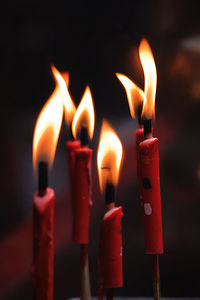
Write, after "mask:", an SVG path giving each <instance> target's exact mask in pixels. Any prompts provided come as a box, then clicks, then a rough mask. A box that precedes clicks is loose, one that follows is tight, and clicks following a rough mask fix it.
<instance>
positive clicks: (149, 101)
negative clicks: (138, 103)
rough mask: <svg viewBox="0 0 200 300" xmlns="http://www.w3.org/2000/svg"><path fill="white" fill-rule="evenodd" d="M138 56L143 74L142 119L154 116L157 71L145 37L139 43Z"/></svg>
mask: <svg viewBox="0 0 200 300" xmlns="http://www.w3.org/2000/svg"><path fill="white" fill-rule="evenodd" d="M139 56H140V61H141V64H142V67H143V71H144V76H145V83H144V104H143V110H142V117H143V118H144V119H152V118H154V117H155V109H154V107H155V97H156V84H157V71H156V65H155V61H154V57H153V53H152V51H151V48H150V46H149V44H148V42H147V41H146V40H145V39H143V40H142V41H141V43H140V46H139Z"/></svg>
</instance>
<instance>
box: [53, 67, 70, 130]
mask: <svg viewBox="0 0 200 300" xmlns="http://www.w3.org/2000/svg"><path fill="white" fill-rule="evenodd" d="M52 71H53V73H54V76H55V78H56V80H57V81H58V82H59V88H60V91H61V95H62V99H63V104H64V108H65V121H66V123H67V124H68V125H70V124H71V122H72V119H73V117H74V114H75V111H76V107H75V105H74V102H73V100H72V98H71V96H70V94H69V91H68V83H69V74H68V73H67V72H64V73H63V74H61V73H60V72H59V71H58V70H57V69H56V68H55V67H54V66H52Z"/></svg>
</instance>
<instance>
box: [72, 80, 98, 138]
mask: <svg viewBox="0 0 200 300" xmlns="http://www.w3.org/2000/svg"><path fill="white" fill-rule="evenodd" d="M94 121H95V120H94V105H93V101H92V95H91V91H90V88H89V86H87V87H86V89H85V92H84V95H83V97H82V99H81V102H80V104H79V106H78V108H77V110H76V113H75V115H74V119H73V122H72V133H73V136H74V138H77V132H78V130H79V128H80V126H81V125H83V124H86V125H87V126H88V133H89V137H90V139H92V137H93V133H94Z"/></svg>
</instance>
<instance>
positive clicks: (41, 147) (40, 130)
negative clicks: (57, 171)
mask: <svg viewBox="0 0 200 300" xmlns="http://www.w3.org/2000/svg"><path fill="white" fill-rule="evenodd" d="M53 73H54V75H55V72H53ZM55 77H56V79H57V80H58V78H59V77H58V78H57V76H56V75H55ZM59 87H60V85H59V83H58V82H57V86H56V88H55V90H54V91H53V93H52V95H51V96H50V98H49V100H48V101H47V102H46V104H45V105H44V107H43V109H42V110H41V112H40V114H39V117H38V119H37V122H36V126H35V130H34V135H33V167H34V169H35V171H36V170H37V166H38V163H39V162H40V161H46V162H47V163H48V166H49V168H50V167H51V166H52V163H53V160H54V156H55V152H56V146H57V142H58V137H59V132H60V128H61V123H62V116H63V101H62V92H61V90H60V88H59Z"/></svg>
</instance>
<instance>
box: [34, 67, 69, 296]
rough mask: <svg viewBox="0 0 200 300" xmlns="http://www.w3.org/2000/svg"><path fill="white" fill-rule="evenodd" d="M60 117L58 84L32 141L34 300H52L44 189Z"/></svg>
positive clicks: (48, 195)
mask: <svg viewBox="0 0 200 300" xmlns="http://www.w3.org/2000/svg"><path fill="white" fill-rule="evenodd" d="M52 71H53V74H54V77H56V74H57V73H58V71H57V70H56V68H55V67H52ZM58 75H59V73H58ZM62 116H63V103H62V96H61V92H60V82H59V80H58V81H57V85H56V88H55V90H54V92H53V94H52V95H51V97H50V99H49V100H48V101H47V102H46V104H45V106H44V107H43V109H42V111H41V113H40V115H39V117H38V119H37V123H36V126H35V130H34V137H33V164H34V169H35V170H37V171H38V173H39V176H38V177H39V185H38V192H36V193H35V195H34V197H33V263H32V281H33V292H34V299H36V300H53V275H54V202H55V193H54V190H53V189H51V188H48V187H47V185H48V170H49V169H50V167H51V165H52V163H53V159H54V155H55V151H56V146H57V141H58V137H59V132H60V128H61V123H62Z"/></svg>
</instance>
